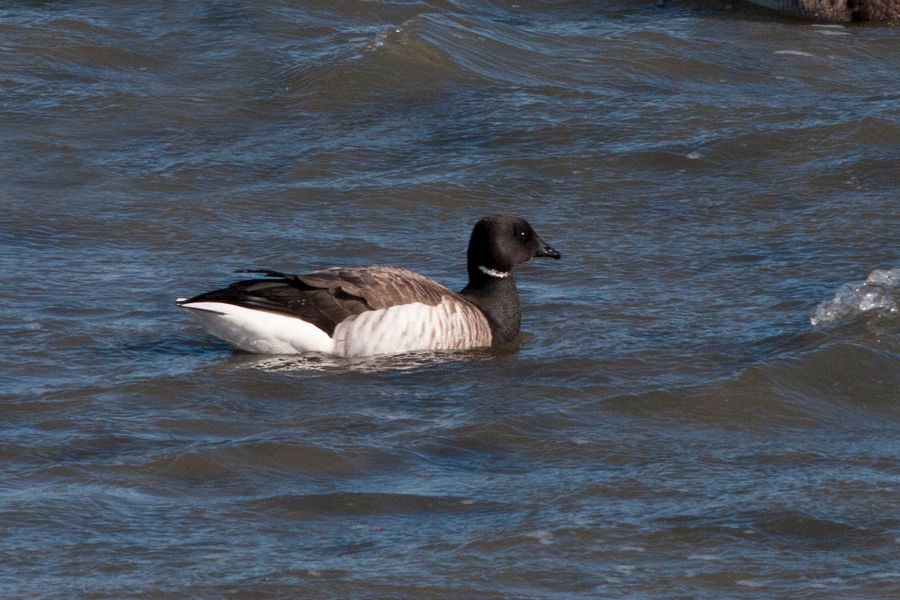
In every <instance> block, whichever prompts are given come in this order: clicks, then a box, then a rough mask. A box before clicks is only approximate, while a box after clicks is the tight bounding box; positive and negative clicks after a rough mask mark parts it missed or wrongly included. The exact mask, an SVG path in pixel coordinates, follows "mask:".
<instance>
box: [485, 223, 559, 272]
mask: <svg viewBox="0 0 900 600" xmlns="http://www.w3.org/2000/svg"><path fill="white" fill-rule="evenodd" d="M539 256H548V257H550V258H556V259H558V258H559V256H560V255H559V252H557V251H556V250H554V249H553V248H551V247H550V246H549V245H548V244H547V243H545V242H544V240H542V239H541V236H539V235H538V234H537V233H536V232H535V231H534V229H532V227H531V225H529V224H528V221H526V220H525V219H522V218H519V217H511V216H507V215H493V216H490V217H485V218H483V219H481V220H480V221H478V223H476V224H475V228H474V229H473V230H472V237H471V239H470V240H469V251H468V264H469V273H470V276H471V274H472V273H473V270H475V271H478V270H479V269H480V270H481V272H485V269H487V270H490V271H495V272H497V273H503V274H506V273H509V272H510V271H511V270H512V269H513V267H515V266H516V265H518V264H521V263H523V262H525V261H527V260H529V259H531V258H535V257H539Z"/></svg>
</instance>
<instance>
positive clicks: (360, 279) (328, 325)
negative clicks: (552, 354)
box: [176, 215, 560, 357]
mask: <svg viewBox="0 0 900 600" xmlns="http://www.w3.org/2000/svg"><path fill="white" fill-rule="evenodd" d="M538 256H548V257H550V258H556V259H558V258H559V256H560V255H559V252H557V251H556V250H554V249H553V248H551V247H550V246H549V245H547V244H546V243H545V242H544V241H543V240H542V239H541V238H540V236H539V235H538V234H537V233H535V231H534V229H532V227H531V225H529V224H528V221H526V220H525V219H521V218H517V217H511V216H504V215H496V216H490V217H485V218H483V219H481V220H480V221H478V223H476V224H475V228H474V229H473V230H472V237H471V238H470V240H469V248H468V271H469V283H468V285H467V286H466V287H465V288H464V289H463V290H462V291H461V292H459V293H454V292H452V291H450V290H448V289H447V288H445V287H444V286H442V285H440V284H439V283H436V282H434V281H432V280H430V279H428V278H426V277H423V276H422V275H419V274H418V273H414V272H412V271H407V270H406V269H399V268H395V267H380V266H371V267H335V268H332V269H326V270H323V271H314V272H312V273H304V274H301V275H285V274H284V273H279V272H277V271H269V270H243V271H239V272H243V273H257V274H262V275H264V276H265V278H264V279H250V280H246V281H239V282H237V283H233V284H231V285H230V286H228V287H227V288H224V289H221V290H215V291H212V292H207V293H205V294H200V295H199V296H195V297H193V298H190V299H185V298H179V299H178V300H177V301H176V303H177V305H178V306H180V307H181V308H184V309H185V310H187V311H188V312H189V313H190V314H191V315H193V316H194V317H196V318H197V319H198V320H199V321H200V322H201V323H202V324H203V326H204V327H205V328H206V330H207V331H208V332H209V333H211V334H212V335H214V336H216V337H218V338H221V339H223V340H225V341H227V342H230V343H231V344H233V345H234V346H237V347H238V348H240V349H241V350H246V351H248V352H260V353H265V354H291V353H298V352H321V353H324V354H333V355H337V356H343V357H356V356H370V355H376V354H396V353H401V352H409V351H413V350H454V349H466V348H478V347H484V346H498V345H501V344H505V343H508V342H511V341H512V340H514V339H515V338H516V337H517V336H518V334H519V325H520V321H521V309H520V307H519V293H518V291H517V290H516V283H515V280H514V279H513V276H512V269H513V267H515V266H516V265H518V264H520V263H523V262H525V261H527V260H529V259H530V258H533V257H538Z"/></svg>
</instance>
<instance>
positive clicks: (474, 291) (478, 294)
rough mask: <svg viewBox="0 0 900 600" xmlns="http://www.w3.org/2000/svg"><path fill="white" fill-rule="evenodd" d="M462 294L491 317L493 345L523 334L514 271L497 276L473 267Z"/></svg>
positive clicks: (485, 314) (470, 269)
mask: <svg viewBox="0 0 900 600" xmlns="http://www.w3.org/2000/svg"><path fill="white" fill-rule="evenodd" d="M460 294H462V295H463V296H465V298H466V299H467V300H468V301H470V302H471V303H472V304H474V305H475V306H477V307H478V308H479V309H481V312H483V313H484V316H485V317H487V320H488V323H489V324H490V326H491V336H492V338H493V345H495V346H496V345H499V344H505V343H508V342H511V341H513V340H514V339H516V338H517V337H518V336H519V327H520V325H521V321H522V309H521V307H520V306H519V291H518V290H517V289H516V280H515V279H513V276H512V273H510V274H509V275H508V276H506V277H493V276H491V275H487V274H486V273H483V272H482V271H481V270H480V269H478V268H477V267H475V268H474V269H473V268H472V267H470V268H469V285H467V286H466V287H465V288H464V289H463V291H462V292H460Z"/></svg>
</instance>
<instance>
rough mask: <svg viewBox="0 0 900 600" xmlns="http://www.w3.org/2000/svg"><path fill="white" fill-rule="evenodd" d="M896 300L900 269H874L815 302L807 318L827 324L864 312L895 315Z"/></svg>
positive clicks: (899, 295) (813, 323) (816, 324)
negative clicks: (860, 278) (823, 299)
mask: <svg viewBox="0 0 900 600" xmlns="http://www.w3.org/2000/svg"><path fill="white" fill-rule="evenodd" d="M898 301H900V268H896V269H876V270H874V271H872V272H871V273H869V276H868V277H867V278H866V280H865V281H863V282H861V283H856V282H851V283H845V284H844V285H842V286H841V287H840V288H838V290H837V292H836V293H835V295H834V297H833V298H832V299H831V300H827V301H825V302H822V303H821V304H819V306H817V307H816V310H815V312H814V313H813V315H812V316H811V317H810V319H809V321H810V323H811V324H812V325H813V326H820V325H830V324H833V323H836V322H839V321H843V320H848V319H852V318H854V317H858V316H860V315H862V314H867V313H888V314H897V313H898V312H900V309H898Z"/></svg>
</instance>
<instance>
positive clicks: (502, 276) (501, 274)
mask: <svg viewBox="0 0 900 600" xmlns="http://www.w3.org/2000/svg"><path fill="white" fill-rule="evenodd" d="M478 270H479V271H481V272H482V273H484V274H485V275H488V276H489V277H496V278H498V279H506V278H507V277H509V271H495V270H494V269H488V268H487V267H486V266H484V265H478Z"/></svg>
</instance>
